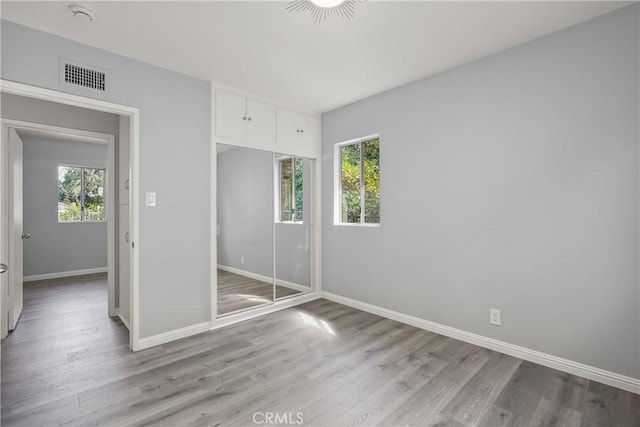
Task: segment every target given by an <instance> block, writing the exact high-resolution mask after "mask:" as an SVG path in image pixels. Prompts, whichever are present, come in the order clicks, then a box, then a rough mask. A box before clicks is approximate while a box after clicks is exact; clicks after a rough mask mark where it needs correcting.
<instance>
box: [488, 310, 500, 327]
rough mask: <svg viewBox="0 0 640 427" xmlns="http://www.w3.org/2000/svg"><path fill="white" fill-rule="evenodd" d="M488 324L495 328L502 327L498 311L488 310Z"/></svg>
mask: <svg viewBox="0 0 640 427" xmlns="http://www.w3.org/2000/svg"><path fill="white" fill-rule="evenodd" d="M489 323H491V324H492V325H497V326H500V325H502V321H501V320H500V310H498V309H495V308H490V309H489Z"/></svg>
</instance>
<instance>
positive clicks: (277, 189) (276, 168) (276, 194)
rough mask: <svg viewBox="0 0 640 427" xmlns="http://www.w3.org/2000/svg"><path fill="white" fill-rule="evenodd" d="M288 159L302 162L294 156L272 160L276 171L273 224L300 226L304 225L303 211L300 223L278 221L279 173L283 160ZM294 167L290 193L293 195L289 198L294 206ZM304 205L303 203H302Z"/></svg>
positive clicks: (279, 211)
mask: <svg viewBox="0 0 640 427" xmlns="http://www.w3.org/2000/svg"><path fill="white" fill-rule="evenodd" d="M289 159H298V160H302V157H296V156H282V157H275V158H274V163H275V165H274V170H276V171H277V174H275V177H274V178H275V179H274V181H275V182H274V186H273V188H274V189H275V191H274V196H273V197H274V200H275V203H274V204H273V205H274V207H275V211H274V222H275V223H276V224H291V225H301V224H304V211H303V213H302V215H303V219H302V220H301V221H282V220H281V219H280V213H281V207H280V185H281V181H282V179H281V177H282V171H281V162H282V161H283V160H289ZM292 166H294V167H293V169H292V171H291V173H292V174H293V175H294V182H293V185H292V191H293V193H294V195H293V196H292V198H291V202H292V205H293V206H295V202H296V200H295V165H292ZM303 203H304V201H303Z"/></svg>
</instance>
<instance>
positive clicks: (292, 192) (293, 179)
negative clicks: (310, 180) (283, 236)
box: [278, 157, 304, 222]
mask: <svg viewBox="0 0 640 427" xmlns="http://www.w3.org/2000/svg"><path fill="white" fill-rule="evenodd" d="M303 175H304V161H303V160H302V159H297V158H295V157H287V158H282V159H279V160H278V176H279V180H278V183H279V184H278V185H279V191H278V193H279V196H280V197H279V207H280V208H279V209H278V216H279V221H280V222H302V195H303V184H304V181H303Z"/></svg>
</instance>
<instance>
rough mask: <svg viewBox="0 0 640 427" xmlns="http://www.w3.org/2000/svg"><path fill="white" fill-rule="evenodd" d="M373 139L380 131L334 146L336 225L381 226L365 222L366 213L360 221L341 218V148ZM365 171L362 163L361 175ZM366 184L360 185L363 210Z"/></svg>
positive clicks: (334, 223) (334, 207) (334, 215)
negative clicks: (343, 220)
mask: <svg viewBox="0 0 640 427" xmlns="http://www.w3.org/2000/svg"><path fill="white" fill-rule="evenodd" d="M372 139H380V134H379V133H374V134H372V135H367V136H363V137H361V138H356V139H350V140H348V141H343V142H338V143H337V144H334V146H333V225H335V226H345V227H373V228H376V227H380V223H365V222H363V221H364V215H361V216H360V222H359V223H357V222H342V221H341V220H340V217H341V215H340V214H341V211H340V207H341V203H342V201H341V200H340V196H341V194H342V168H341V166H342V159H341V155H340V149H341V148H342V147H344V146H345V145H355V144H360V143H362V142H365V141H370V140H372ZM363 173H364V169H363V168H362V164H361V165H360V176H361V177H362V174H363ZM361 179H362V178H361ZM363 192H364V185H361V186H360V193H361V194H360V209H361V212H364V209H363V208H362V205H363V204H364V196H363V194H362V193H363Z"/></svg>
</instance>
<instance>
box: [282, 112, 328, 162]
mask: <svg viewBox="0 0 640 427" xmlns="http://www.w3.org/2000/svg"><path fill="white" fill-rule="evenodd" d="M276 151H278V152H279V153H284V154H297V155H301V156H305V157H317V156H318V155H319V151H320V119H318V118H315V117H311V116H308V115H306V114H302V113H296V112H293V111H289V110H286V109H284V108H278V140H277V144H276Z"/></svg>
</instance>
